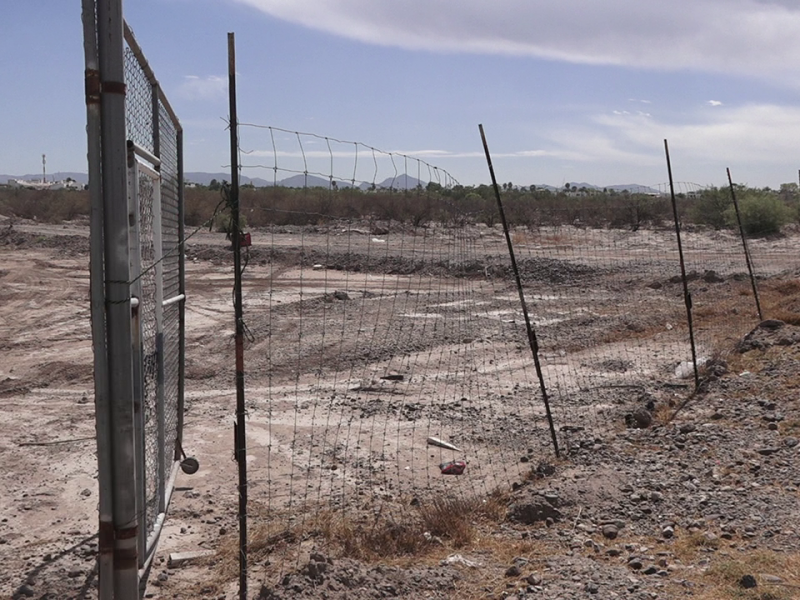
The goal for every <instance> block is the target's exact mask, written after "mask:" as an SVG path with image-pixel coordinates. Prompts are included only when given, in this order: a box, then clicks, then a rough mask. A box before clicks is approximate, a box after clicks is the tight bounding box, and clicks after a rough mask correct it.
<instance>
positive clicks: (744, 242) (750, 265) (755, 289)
mask: <svg viewBox="0 0 800 600" xmlns="http://www.w3.org/2000/svg"><path fill="white" fill-rule="evenodd" d="M725 170H726V171H727V172H728V185H729V186H730V188H731V198H733V208H734V209H735V210H736V222H737V223H738V224H739V235H741V237H742V246H743V247H744V259H745V261H746V262H747V272H748V273H749V274H750V285H751V286H752V287H753V298H755V299H756V310H757V311H758V320H759V321H763V320H764V316H763V315H762V313H761V301H760V300H759V298H758V286H757V285H756V276H755V274H754V273H753V263H752V261H751V260H750V249H749V248H748V247H747V238H746V237H745V235H744V227H743V226H742V215H741V213H740V212H739V201H738V200H737V199H736V190H735V189H734V187H733V179H731V170H730V169H725Z"/></svg>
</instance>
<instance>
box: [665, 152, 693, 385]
mask: <svg viewBox="0 0 800 600" xmlns="http://www.w3.org/2000/svg"><path fill="white" fill-rule="evenodd" d="M664 151H665V152H666V155H667V173H668V174H669V192H670V196H671V197H672V215H673V217H674V218H675V238H676V239H677V240H678V256H679V257H680V263H681V280H682V281H683V302H684V304H685V305H686V322H687V324H688V325H689V344H690V345H691V347H692V365H693V366H694V387H695V389H697V388H699V387H700V374H699V372H698V370H697V349H696V348H695V343H694V324H693V323H692V295H691V294H690V293H689V282H688V280H687V279H686V263H685V262H684V260H683V244H682V243H681V224H680V219H679V217H678V203H677V202H676V201H675V185H674V183H673V182H672V164H671V163H670V160H669V145H668V144H667V140H664Z"/></svg>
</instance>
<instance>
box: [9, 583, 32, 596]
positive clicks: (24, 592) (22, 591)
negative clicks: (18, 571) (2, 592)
mask: <svg viewBox="0 0 800 600" xmlns="http://www.w3.org/2000/svg"><path fill="white" fill-rule="evenodd" d="M33 596H34V592H33V590H32V589H31V588H30V587H28V586H27V585H21V586H20V587H19V588H17V593H16V594H14V598H23V597H25V598H33Z"/></svg>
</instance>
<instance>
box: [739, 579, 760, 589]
mask: <svg viewBox="0 0 800 600" xmlns="http://www.w3.org/2000/svg"><path fill="white" fill-rule="evenodd" d="M756 586H758V582H757V581H756V578H755V577H753V576H752V575H744V576H743V577H742V578H741V579H740V580H739V587H740V588H743V589H745V590H750V589H753V588H754V587H756Z"/></svg>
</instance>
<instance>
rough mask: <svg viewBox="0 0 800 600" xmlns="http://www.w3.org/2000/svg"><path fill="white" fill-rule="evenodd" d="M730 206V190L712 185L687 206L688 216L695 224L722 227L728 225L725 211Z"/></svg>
mask: <svg viewBox="0 0 800 600" xmlns="http://www.w3.org/2000/svg"><path fill="white" fill-rule="evenodd" d="M732 207H733V201H732V200H731V193H730V191H729V190H728V189H725V188H715V187H712V188H709V189H707V190H703V191H702V192H700V195H699V196H698V197H697V199H696V200H694V201H693V203H692V204H691V205H690V207H689V215H688V217H689V220H690V221H691V222H692V223H695V224H697V225H708V226H710V227H713V228H714V229H723V228H725V227H728V226H730V223H729V222H728V216H727V211H728V210H729V209H732ZM734 219H735V215H734Z"/></svg>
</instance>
